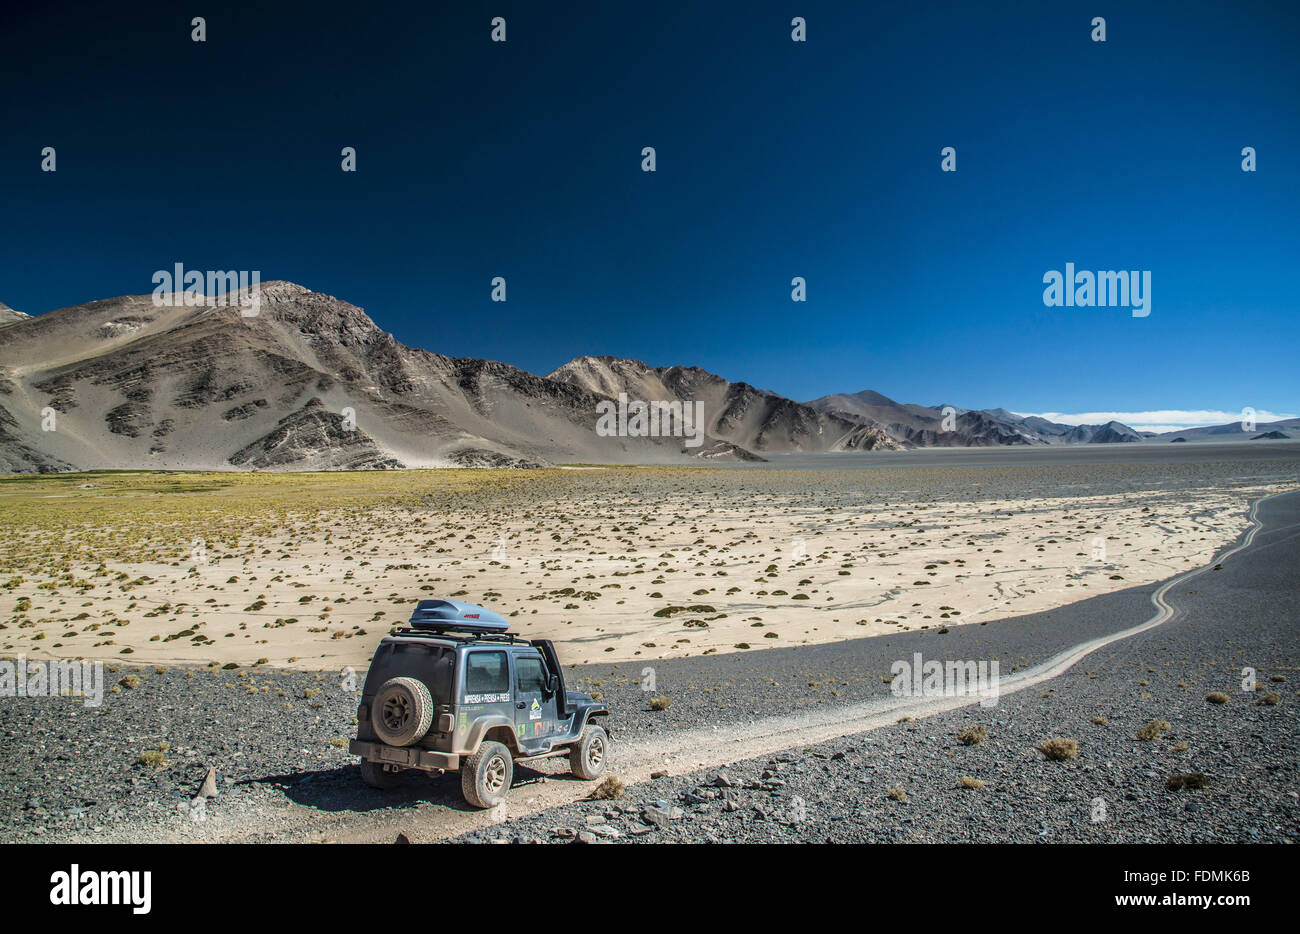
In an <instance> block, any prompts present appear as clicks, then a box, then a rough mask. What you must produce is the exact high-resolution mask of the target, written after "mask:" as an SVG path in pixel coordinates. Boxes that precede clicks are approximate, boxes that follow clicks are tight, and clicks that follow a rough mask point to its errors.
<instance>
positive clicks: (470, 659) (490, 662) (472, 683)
mask: <svg viewBox="0 0 1300 934" xmlns="http://www.w3.org/2000/svg"><path fill="white" fill-rule="evenodd" d="M509 691H510V669H509V668H508V667H507V666H506V653H505V652H470V653H469V654H468V655H467V656H466V657H465V693H466V694H506V693H509Z"/></svg>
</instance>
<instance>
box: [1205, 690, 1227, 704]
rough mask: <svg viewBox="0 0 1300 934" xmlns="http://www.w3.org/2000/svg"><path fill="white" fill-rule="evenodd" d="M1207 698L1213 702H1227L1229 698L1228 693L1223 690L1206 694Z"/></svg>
mask: <svg viewBox="0 0 1300 934" xmlns="http://www.w3.org/2000/svg"><path fill="white" fill-rule="evenodd" d="M1205 699H1206V700H1207V701H1209V702H1210V703H1211V704H1226V703H1227V702H1228V700H1229V698H1228V695H1227V694H1224V693H1223V692H1222V691H1213V692H1211V693H1209V694H1206V695H1205Z"/></svg>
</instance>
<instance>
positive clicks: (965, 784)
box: [957, 775, 984, 791]
mask: <svg viewBox="0 0 1300 934" xmlns="http://www.w3.org/2000/svg"><path fill="white" fill-rule="evenodd" d="M957 784H958V785H960V786H961V787H962V788H969V789H971V790H972V791H979V790H980V789H981V788H983V787H984V782H983V781H981V780H980V779H978V778H971V777H970V776H969V775H963V776H962V777H961V778H959V779H957Z"/></svg>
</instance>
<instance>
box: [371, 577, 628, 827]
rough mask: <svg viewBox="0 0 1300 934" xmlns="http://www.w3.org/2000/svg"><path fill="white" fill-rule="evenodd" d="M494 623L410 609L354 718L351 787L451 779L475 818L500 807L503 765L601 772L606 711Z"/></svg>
mask: <svg viewBox="0 0 1300 934" xmlns="http://www.w3.org/2000/svg"><path fill="white" fill-rule="evenodd" d="M509 628H510V624H509V623H508V622H507V621H506V620H505V618H503V617H502V616H501V615H500V614H498V613H494V612H493V611H492V610H489V609H485V608H484V607H481V606H476V605H474V604H472V603H459V602H457V601H453V600H421V601H420V602H419V604H418V605H417V606H416V608H415V611H414V612H413V613H412V614H411V619H410V621H409V627H408V628H403V629H397V630H394V631H393V633H392V634H391V635H389V636H387V637H385V638H384V639H383V640H381V641H380V643H379V647H378V648H377V649H376V651H375V655H374V658H373V659H371V662H370V670H369V672H367V674H366V683H365V687H364V688H363V689H362V693H361V705H360V706H359V707H358V708H357V738H356V739H354V740H353V741H352V742H351V743H349V745H348V751H349V752H350V753H352V754H353V755H356V756H360V757H361V777H362V779H363V780H364V781H365V782H366V784H368V785H370V786H371V787H373V788H383V789H388V788H393V787H395V786H396V785H397V783H398V782H399V781H400V779H401V773H402V772H403V771H404V770H407V769H418V770H420V771H423V772H430V773H432V774H435V775H441V774H443V773H444V772H448V771H459V772H460V787H461V792H462V793H463V794H464V796H465V800H466V801H468V802H469V803H470V804H472V805H474V806H475V807H480V808H490V807H494V806H496V805H498V804H500V803H501V802H503V801H504V800H505V798H506V793H507V792H508V791H509V790H510V783H511V781H512V779H513V778H514V763H515V762H527V761H530V760H534V759H545V758H550V757H552V756H564V755H567V756H568V757H569V767H570V769H571V770H572V772H573V774H574V775H576V776H578V777H579V778H582V779H588V780H590V779H595V778H599V777H600V775H601V774H602V773H603V772H604V771H605V764H606V760H607V758H608V755H609V733H608V731H607V730H606V729H605V728H604V727H602V726H598V725H597V724H596V723H595V722H593V721H594V720H595V719H596V718H597V717H601V718H603V717H607V716H608V715H609V709H608V708H607V707H606V706H605V705H604V704H602V703H600V702H599V701H597V700H595V699H594V698H592V696H591V695H590V694H583V693H580V692H578V691H569V690H566V689H565V686H564V672H563V671H562V670H561V669H560V661H559V659H558V658H557V657H556V654H555V646H553V645H552V644H551V642H550V641H549V640H546V639H532V640H528V639H520V638H518V637H517V636H515V634H514V633H511V632H509V631H508V630H509Z"/></svg>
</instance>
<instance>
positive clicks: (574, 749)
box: [569, 725, 609, 781]
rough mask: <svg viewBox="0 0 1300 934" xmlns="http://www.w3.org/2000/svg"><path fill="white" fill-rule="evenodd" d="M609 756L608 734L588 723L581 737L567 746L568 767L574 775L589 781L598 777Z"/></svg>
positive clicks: (603, 769)
mask: <svg viewBox="0 0 1300 934" xmlns="http://www.w3.org/2000/svg"><path fill="white" fill-rule="evenodd" d="M607 758H609V735H608V734H607V733H606V732H605V731H604V730H603V729H601V728H600V727H598V726H591V725H588V726H587V727H586V728H585V729H584V730H583V731H582V738H581V739H579V740H578V741H577V742H576V743H574V744H573V745H572V746H571V747H569V768H570V770H571V771H572V772H573V774H574V775H576V776H578V777H579V778H583V779H586V780H588V781H590V780H591V779H593V778H600V776H601V774H602V773H603V772H604V771H605V760H606V759H607Z"/></svg>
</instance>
